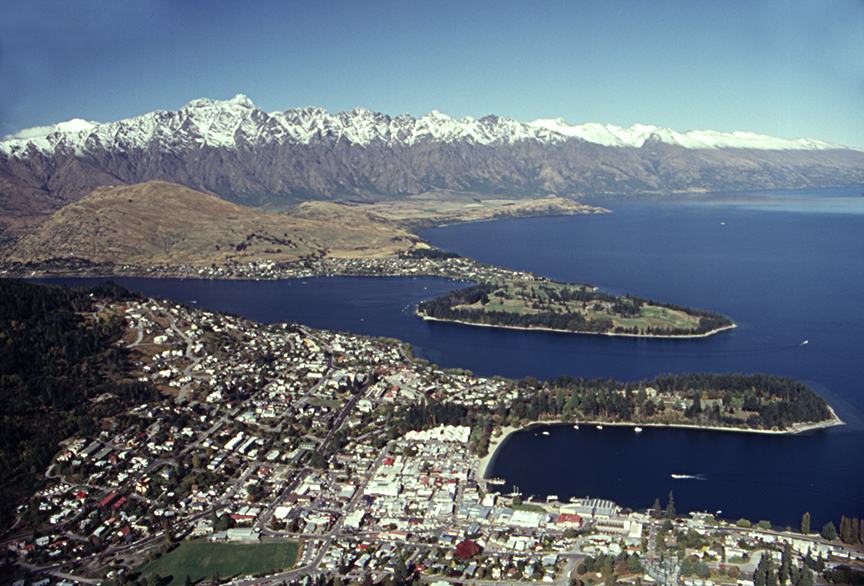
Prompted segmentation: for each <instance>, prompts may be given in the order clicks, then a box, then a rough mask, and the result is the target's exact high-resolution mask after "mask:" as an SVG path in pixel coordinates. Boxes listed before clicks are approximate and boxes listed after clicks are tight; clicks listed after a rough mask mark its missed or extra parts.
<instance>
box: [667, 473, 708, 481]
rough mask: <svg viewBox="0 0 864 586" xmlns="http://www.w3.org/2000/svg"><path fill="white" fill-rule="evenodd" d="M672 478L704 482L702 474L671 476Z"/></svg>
mask: <svg viewBox="0 0 864 586" xmlns="http://www.w3.org/2000/svg"><path fill="white" fill-rule="evenodd" d="M672 478H675V479H677V480H705V476H704V475H702V474H697V475H695V476H694V475H693V474H673V475H672Z"/></svg>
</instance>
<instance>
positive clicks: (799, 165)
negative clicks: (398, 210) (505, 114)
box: [0, 96, 864, 237]
mask: <svg viewBox="0 0 864 586" xmlns="http://www.w3.org/2000/svg"><path fill="white" fill-rule="evenodd" d="M151 180H162V181H170V182H173V183H177V184H180V185H184V186H187V187H190V188H193V189H197V190H200V191H203V192H205V193H210V194H213V195H217V196H219V197H221V198H223V199H226V200H229V201H232V202H236V203H241V204H245V205H251V206H266V207H277V208H279V207H284V206H286V205H291V204H295V203H298V202H301V201H305V200H343V201H345V200H355V201H366V202H369V201H380V200H382V199H392V198H398V197H403V196H406V195H414V194H419V193H426V192H430V191H431V192H434V191H448V192H470V193H475V194H483V195H484V196H488V195H489V194H499V195H505V196H510V197H513V196H524V197H531V198H533V197H538V196H548V195H550V194H555V195H561V196H567V197H575V198H584V197H598V196H605V195H608V194H626V195H638V194H656V193H670V192H699V191H725V190H751V189H772V188H803V187H823V186H834V185H854V184H864V152H862V151H860V150H856V149H850V148H846V147H843V146H841V145H836V144H831V143H826V142H823V141H818V140H813V139H796V140H786V139H778V138H772V137H769V136H763V135H757V134H753V133H747V132H735V133H731V134H729V133H721V132H713V131H707V130H706V131H689V132H685V133H679V132H676V131H673V130H670V129H667V128H658V127H653V126H641V125H636V126H633V127H631V128H628V129H624V128H619V127H616V126H601V125H599V124H583V125H579V126H570V125H568V124H567V123H565V122H564V121H563V120H561V119H555V120H536V121H534V122H530V123H523V122H519V121H516V120H513V119H510V118H501V117H497V116H486V117H484V118H481V119H479V120H477V119H474V118H470V117H467V118H463V119H461V120H454V119H452V118H450V117H448V116H446V115H444V114H441V113H439V112H434V111H433V112H431V113H429V114H427V115H426V116H423V117H421V118H413V117H411V116H409V115H407V114H402V115H401V116H397V117H395V118H391V117H390V116H387V115H385V114H380V113H376V112H372V111H370V110H366V109H362V108H358V109H355V110H352V111H350V112H340V113H338V114H330V113H328V112H326V111H324V110H322V109H319V108H301V109H293V110H287V111H285V112H275V113H270V114H268V113H265V112H264V111H262V110H260V109H258V108H256V107H255V106H254V105H253V104H252V102H251V101H250V100H249V99H248V98H246V97H245V96H237V97H235V98H233V99H231V100H228V101H213V100H208V99H201V100H195V101H192V102H190V103H189V104H187V105H186V106H184V107H183V108H181V109H180V110H178V111H177V112H165V111H156V112H151V113H149V114H145V115H143V116H138V117H136V118H131V119H128V120H121V121H119V122H112V123H104V124H99V123H94V122H86V121H83V120H73V121H70V122H65V123H61V124H57V125H54V126H51V127H46V128H38V129H30V130H27V131H22V132H20V133H18V134H17V135H15V136H13V137H7V139H6V140H4V141H2V142H0V234H2V235H4V236H7V237H8V236H17V235H21V234H25V233H28V232H30V231H32V230H33V229H35V227H36V226H38V225H39V224H40V223H41V222H42V221H44V220H45V218H47V217H48V215H50V213H52V212H54V211H56V210H58V209H60V208H61V207H63V206H64V205H66V204H68V203H71V202H74V201H77V200H79V199H81V198H82V197H83V196H84V195H86V194H88V193H90V192H91V191H92V190H93V189H94V188H96V187H99V186H106V185H131V184H135V183H141V182H144V181H151Z"/></svg>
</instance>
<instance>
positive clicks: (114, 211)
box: [4, 181, 421, 266]
mask: <svg viewBox="0 0 864 586" xmlns="http://www.w3.org/2000/svg"><path fill="white" fill-rule="evenodd" d="M418 242H421V240H420V239H419V238H417V237H416V236H414V235H412V234H410V233H408V232H406V231H405V230H403V229H401V228H399V227H397V226H396V224H395V223H393V222H389V221H387V220H384V219H382V218H379V217H375V216H372V215H371V214H366V213H362V212H359V211H357V210H356V209H355V208H350V207H348V206H343V205H339V204H333V203H314V204H308V205H307V204H304V206H301V207H300V209H298V210H297V212H295V214H294V215H291V216H288V215H285V214H278V213H273V212H263V211H257V210H253V209H251V208H246V207H243V206H239V205H235V204H232V203H229V202H227V201H224V200H222V199H219V198H217V197H214V196H211V195H207V194H204V193H201V192H199V191H194V190H192V189H189V188H186V187H182V186H180V185H176V184H173V183H166V182H162V181H150V182H147V183H141V184H137V185H131V186H119V187H99V188H97V189H95V190H94V191H93V192H91V193H90V194H89V195H87V196H86V197H84V198H83V199H81V200H80V201H78V202H76V203H72V204H69V205H67V206H65V207H63V208H62V209H60V210H59V211H57V212H56V213H54V214H53V215H52V216H51V217H50V218H48V220H46V221H45V222H44V223H43V224H42V225H40V226H39V228H38V229H36V230H35V231H34V232H32V233H31V234H29V235H27V236H25V237H24V238H22V239H20V240H19V241H18V242H16V243H15V244H14V245H13V246H11V247H10V248H8V249H7V250H6V251H5V255H4V256H5V260H7V261H13V262H16V261H17V262H25V263H26V262H34V263H38V262H43V261H46V260H50V259H68V258H80V259H86V260H88V261H91V262H94V263H114V264H120V265H122V264H134V265H139V266H147V265H170V266H181V265H195V266H209V265H211V264H216V265H217V266H222V265H226V264H230V263H234V262H239V263H246V262H250V261H255V260H273V261H276V262H282V261H290V260H297V259H299V258H301V257H305V256H310V255H312V256H325V255H326V256H330V257H342V258H355V257H369V256H391V255H393V254H395V253H397V252H399V251H402V250H407V249H409V248H411V247H413V246H414V245H415V244H416V243H418Z"/></svg>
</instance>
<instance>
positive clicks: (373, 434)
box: [5, 259, 864, 586]
mask: <svg viewBox="0 0 864 586" xmlns="http://www.w3.org/2000/svg"><path fill="white" fill-rule="evenodd" d="M449 260H451V261H454V260H455V261H457V262H458V259H449ZM358 262H360V261H358ZM423 262H425V261H423ZM429 262H433V261H429ZM434 262H442V261H434ZM345 266H346V267H350V266H351V264H350V263H346V265H345ZM346 270H347V269H346ZM403 270H404V267H403ZM467 276H468V275H466V277H467ZM470 278H474V279H476V278H478V277H477V275H472V276H471V277H470ZM91 319H93V320H96V321H102V320H115V321H117V320H122V321H123V322H124V323H125V324H126V326H127V329H126V334H125V335H124V337H123V339H122V340H121V341H120V342H119V343H120V344H121V345H122V346H123V347H125V348H126V349H128V351H129V352H131V353H132V356H133V357H134V360H135V367H134V368H135V371H134V373H133V374H134V376H136V377H138V379H139V380H140V381H141V382H147V383H149V384H152V385H154V386H155V388H157V389H158V390H159V396H158V397H156V398H154V400H152V401H149V402H146V403H142V404H139V405H137V406H135V407H134V408H132V409H130V410H128V411H127V412H125V413H122V414H121V415H119V416H116V417H114V418H112V419H110V420H106V421H104V422H103V425H102V427H101V428H100V429H99V430H97V431H96V432H95V433H94V434H93V436H92V437H76V438H70V439H69V440H68V441H67V442H66V443H65V445H64V447H63V449H62V450H61V452H60V453H59V454H58V455H57V457H56V458H55V459H54V461H53V462H52V464H51V466H50V467H49V468H48V470H46V471H45V477H46V478H48V479H49V480H50V483H49V487H48V488H46V489H44V490H42V491H40V493H38V494H37V495H35V496H34V497H33V498H32V499H31V500H30V501H29V502H27V503H24V504H21V505H20V506H19V507H18V511H17V512H18V514H19V515H20V516H21V518H25V517H26V519H27V522H28V523H30V524H31V525H32V526H34V527H38V528H39V530H38V531H35V532H33V533H32V535H30V536H29V537H25V538H18V539H15V538H13V539H7V541H6V542H5V543H6V545H7V551H8V554H7V555H8V556H9V557H8V558H7V559H9V560H10V561H13V562H14V563H15V564H17V570H13V571H12V574H13V575H14V580H12V581H13V583H14V584H16V585H17V586H23V585H25V584H28V585H29V584H34V585H39V586H48V585H49V584H60V585H61V586H70V585H71V584H74V583H87V584H97V583H102V582H103V581H106V580H107V581H113V583H116V584H126V583H129V582H128V580H131V579H135V578H136V577H137V576H138V574H142V576H141V577H142V579H143V578H144V577H146V576H155V577H156V578H155V581H154V582H152V583H153V584H159V583H160V582H159V581H158V580H159V577H160V569H159V568H160V567H161V566H160V565H159V564H160V563H161V562H163V561H165V560H169V559H170V558H171V556H172V555H174V554H175V552H177V551H182V549H183V548H184V547H188V546H190V545H191V544H196V543H208V544H212V545H213V547H218V546H219V545H220V544H222V543H225V544H244V545H249V546H250V547H253V546H254V547H265V546H267V545H268V544H274V543H276V544H284V546H285V548H286V549H285V551H288V552H294V553H295V555H293V556H291V555H286V559H287V562H286V564H285V565H283V566H269V567H261V568H260V569H257V570H256V571H255V572H246V573H243V574H240V575H230V576H229V575H226V576H224V580H223V582H229V581H230V582H233V583H236V584H238V585H239V584H243V585H244V586H245V585H249V584H263V583H268V582H273V581H284V582H286V583H290V582H293V581H296V580H302V579H306V578H308V577H310V576H331V577H338V578H339V579H340V580H343V581H345V582H349V581H355V582H357V583H360V582H364V581H367V582H369V581H371V582H379V581H383V580H385V579H389V580H395V581H397V582H400V581H405V580H406V579H410V577H411V576H414V579H415V580H422V581H426V582H432V583H435V582H440V581H446V582H451V581H452V582H459V583H463V584H470V583H479V582H481V581H482V583H484V584H485V583H489V581H492V582H501V583H514V582H519V581H542V582H548V583H556V584H570V583H577V582H578V581H581V582H582V583H586V584H587V583H592V582H606V583H609V582H608V580H609V579H610V576H611V577H612V580H613V581H614V580H619V581H629V582H632V583H637V582H641V583H649V582H651V581H654V582H659V583H685V584H690V583H693V584H710V583H740V584H755V583H757V582H758V581H759V579H758V575H759V572H760V568H762V567H764V566H765V565H766V564H773V566H772V567H773V568H774V569H775V571H777V572H779V571H781V569H782V571H784V572H786V574H785V576H786V580H788V581H790V582H792V583H796V584H798V583H813V582H812V580H813V576H814V575H813V570H814V569H816V570H821V569H825V568H831V567H834V566H836V565H838V564H850V563H852V564H861V563H862V561H864V555H862V552H861V549H860V547H858V548H855V547H850V546H848V545H844V544H841V543H839V542H838V541H828V540H826V539H824V538H823V537H822V536H819V535H817V534H816V533H815V532H814V533H809V532H807V531H805V532H804V534H802V533H799V532H789V531H780V532H778V531H776V530H772V528H771V527H770V524H762V523H760V524H759V525H758V526H751V524H750V522H746V521H745V520H740V521H738V522H724V521H721V520H718V519H715V518H713V517H712V516H710V515H705V514H700V513H694V514H690V515H689V516H684V517H679V516H678V515H676V514H675V512H674V508H672V510H671V511H668V510H667V511H648V512H636V511H631V510H629V509H622V508H621V507H620V506H618V505H617V504H615V503H613V502H610V501H606V500H602V499H590V500H589V499H572V500H571V501H567V502H559V501H558V499H557V498H556V497H554V496H550V497H549V498H548V499H543V500H541V501H534V500H531V499H526V500H524V501H523V500H522V498H521V497H522V495H520V494H518V493H517V492H515V491H514V492H513V493H508V494H502V490H501V488H502V487H501V484H500V481H497V480H496V479H489V478H487V475H488V471H487V470H486V467H487V465H488V463H489V457H490V455H491V454H488V453H486V452H487V451H493V449H494V443H496V442H497V441H500V439H501V437H500V436H498V435H497V434H500V430H498V429H496V431H494V432H493V434H492V444H493V445H491V446H490V445H489V443H488V442H489V437H488V436H485V435H484V434H485V431H484V430H487V429H488V428H490V427H492V426H493V422H492V421H493V420H492V414H494V413H495V412H496V410H498V409H504V410H506V409H508V408H509V406H510V405H511V404H512V403H513V402H514V401H516V400H517V399H519V398H520V396H521V395H522V394H523V393H524V392H525V390H524V389H523V388H521V387H520V386H519V385H517V384H516V383H515V382H514V381H508V380H506V379H502V378H498V377H496V378H492V379H487V378H481V377H475V376H473V375H472V374H471V373H469V372H466V371H461V370H459V369H453V370H441V369H438V368H436V367H434V366H430V365H429V364H428V363H427V362H426V361H423V360H417V359H415V358H414V357H413V356H412V355H411V352H410V349H409V348H408V347H407V346H406V345H403V344H401V343H400V342H398V341H396V340H391V339H381V338H368V337H363V336H355V335H349V334H343V333H337V332H329V331H317V330H313V329H310V328H307V327H305V326H302V325H298V324H289V323H286V324H276V325H263V324H258V323H255V322H250V321H247V320H244V319H242V318H239V317H235V316H230V315H226V314H221V313H214V312H209V311H201V310H196V309H193V308H189V307H186V306H182V305H178V304H175V303H172V302H167V301H160V300H154V299H142V300H138V301H126V302H123V303H116V304H112V305H109V306H100V307H99V311H98V312H96V313H95V314H94V315H93V316H92V317H91ZM96 400H97V401H112V400H113V398H112V397H111V396H100V397H97V399H96ZM433 405H434V406H435V409H436V410H435V411H434V413H433V414H432V415H431V416H430V413H431V411H430V410H431V406H433ZM682 407H683V405H682ZM424 410H425V411H424ZM466 413H467V414H469V418H471V417H473V420H472V421H471V422H470V423H469V422H466V421H464V414H466ZM471 414H473V415H471ZM430 417H431V422H430ZM418 418H421V419H422V421H421V423H420V424H417V425H413V424H412V422H413V421H414V420H417V419H418ZM424 418H425V419H424ZM457 419H459V420H457ZM670 500H671V495H670ZM671 506H672V503H671V502H670V507H671ZM856 532H857V529H856ZM763 559H764V560H765V561H764V562H763ZM784 568H785V569H784ZM253 574H254V575H253ZM183 578H184V576H176V575H175V576H174V580H175V581H177V583H180V582H182V579H183ZM190 579H191V582H198V581H202V580H203V581H205V582H206V581H208V580H209V581H211V582H218V581H220V580H219V578H218V577H217V576H211V575H210V574H207V575H206V576H197V577H195V576H192V577H191V578H187V580H190ZM178 580H179V581H178ZM150 583H151V582H148V584H150ZM166 583H167V582H166Z"/></svg>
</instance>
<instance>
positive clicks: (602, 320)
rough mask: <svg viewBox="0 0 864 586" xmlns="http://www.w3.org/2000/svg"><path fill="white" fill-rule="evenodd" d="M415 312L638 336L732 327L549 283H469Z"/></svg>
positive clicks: (668, 307)
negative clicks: (469, 285) (465, 286)
mask: <svg viewBox="0 0 864 586" xmlns="http://www.w3.org/2000/svg"><path fill="white" fill-rule="evenodd" d="M417 314H418V315H420V316H421V317H424V316H425V317H430V318H434V319H440V320H445V321H458V322H465V323H472V324H483V325H493V326H502V327H518V328H546V329H552V330H562V331H568V332H579V333H601V334H609V333H611V334H629V335H639V336H694V335H703V334H708V333H710V332H714V331H716V330H719V329H722V328H725V327H729V326H732V325H733V324H732V322H731V321H730V320H728V319H727V318H725V317H723V316H722V315H719V314H716V313H713V312H710V311H705V310H699V309H692V308H689V307H683V306H680V305H673V304H667V303H659V302H656V301H651V300H649V299H643V298H641V297H635V296H631V295H625V296H615V295H611V294H609V293H606V292H603V291H599V290H597V289H596V288H594V287H592V286H590V285H571V284H564V283H554V282H551V281H543V282H539V283H535V282H526V281H516V280H513V281H505V282H503V283H482V284H479V285H473V286H471V287H467V288H465V289H462V290H460V291H451V292H450V293H449V294H447V295H442V296H440V297H437V298H435V299H432V300H430V301H423V302H421V303H420V304H418V306H417Z"/></svg>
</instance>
